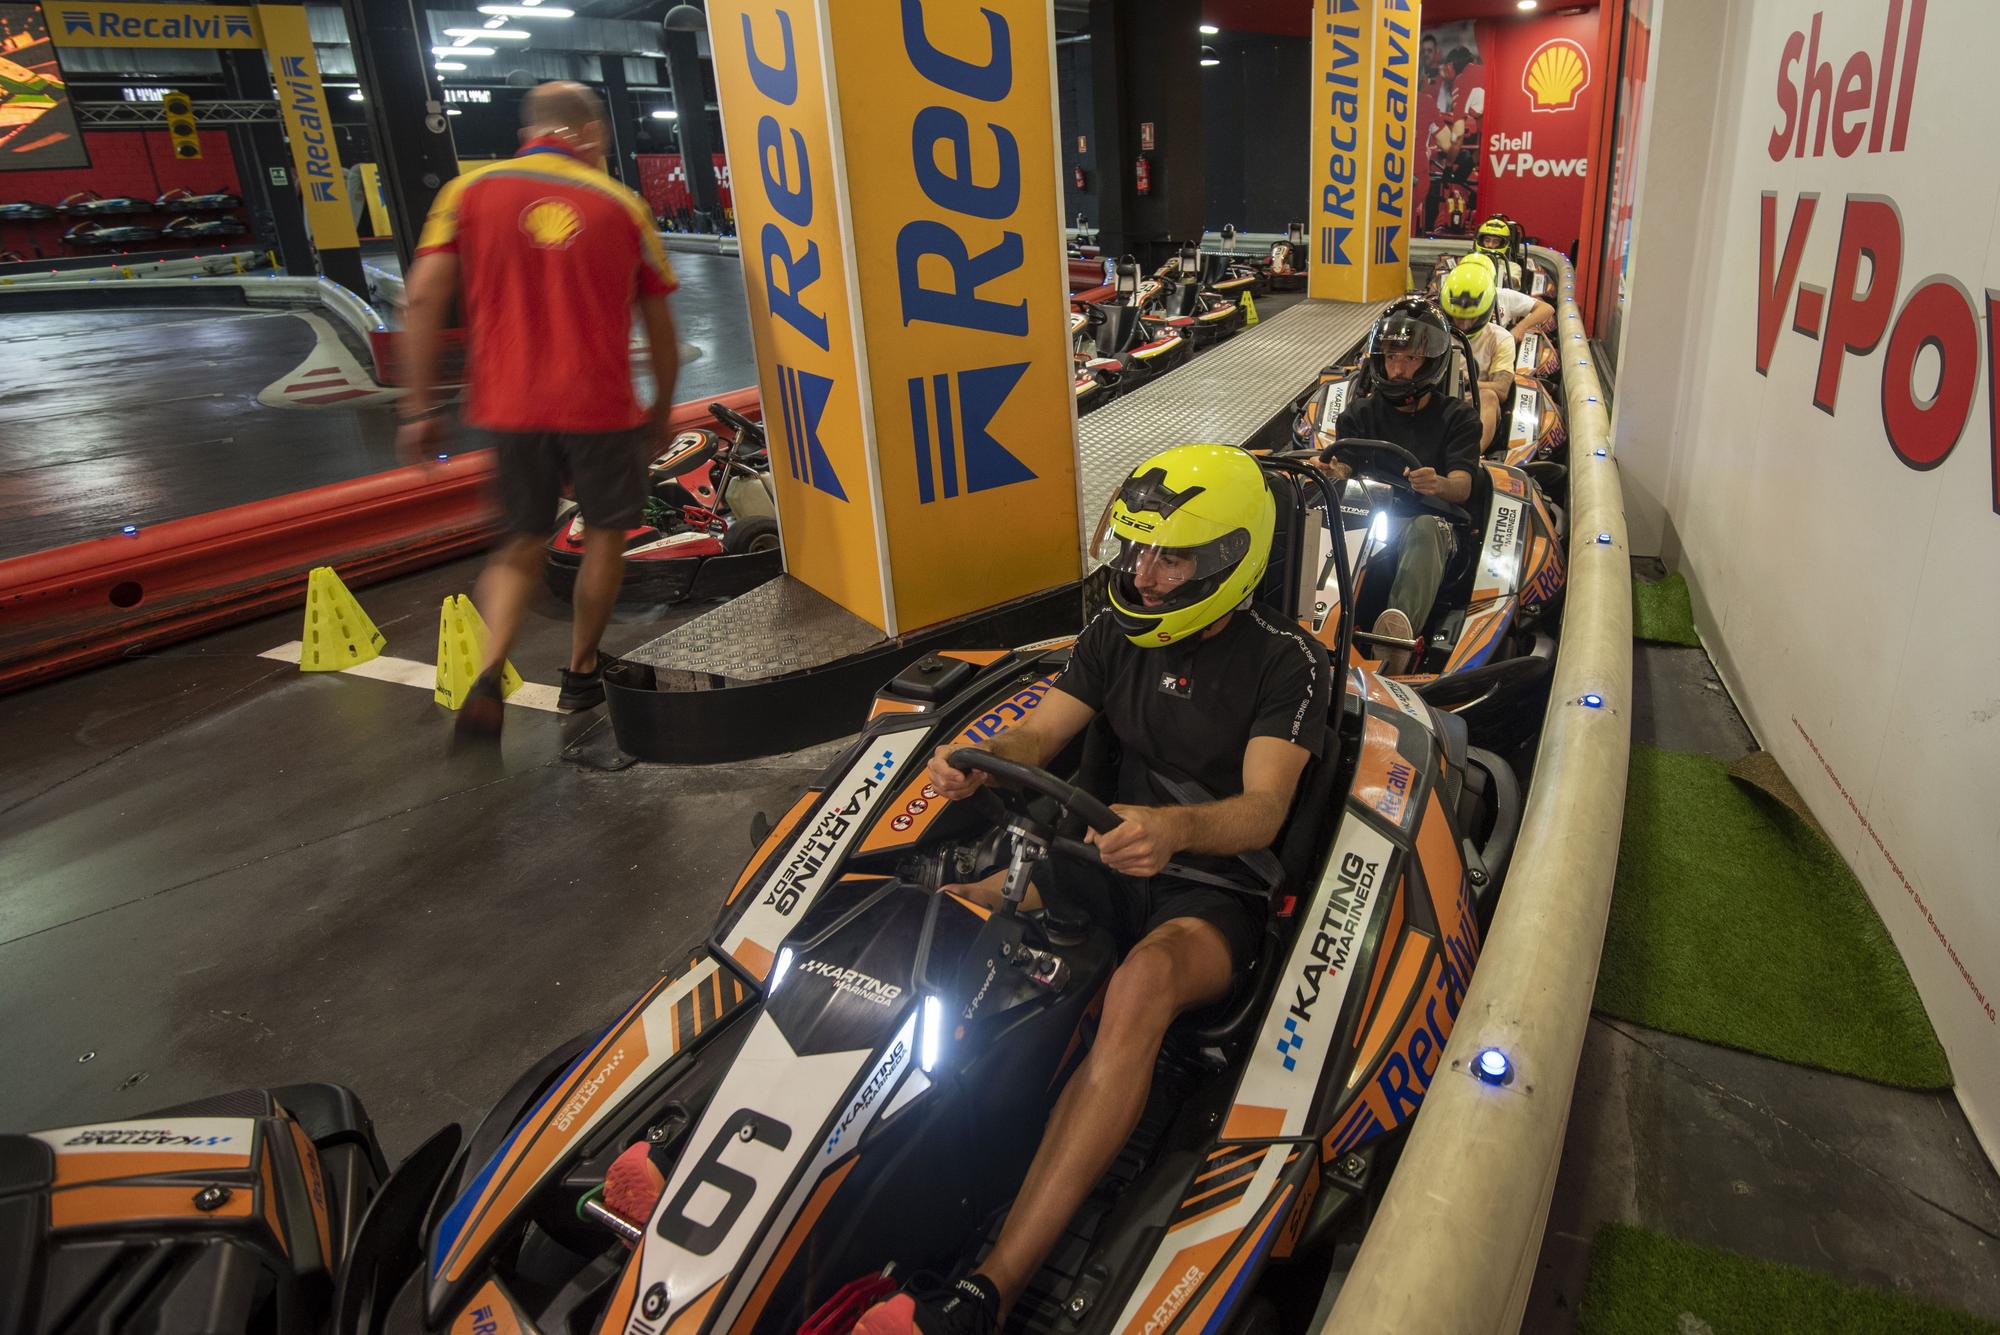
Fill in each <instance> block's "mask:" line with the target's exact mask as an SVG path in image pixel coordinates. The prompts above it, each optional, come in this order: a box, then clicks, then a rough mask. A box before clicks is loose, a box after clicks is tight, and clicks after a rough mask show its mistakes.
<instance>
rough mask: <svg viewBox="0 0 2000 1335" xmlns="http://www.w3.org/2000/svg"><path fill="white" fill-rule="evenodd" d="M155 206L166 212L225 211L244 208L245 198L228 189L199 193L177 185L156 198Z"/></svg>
mask: <svg viewBox="0 0 2000 1335" xmlns="http://www.w3.org/2000/svg"><path fill="white" fill-rule="evenodd" d="M153 207H154V208H156V209H159V210H161V211H162V212H166V213H223V212H227V211H228V210H230V209H240V208H242V207H243V200H242V198H241V197H240V196H238V195H232V194H230V193H229V192H228V191H227V190H213V191H210V192H209V193H208V194H205V195H198V194H196V193H195V192H194V191H192V190H190V189H188V188H187V187H186V186H176V187H174V188H173V189H172V190H169V191H167V193H165V194H164V195H161V196H160V197H159V198H158V199H156V200H154V201H153Z"/></svg>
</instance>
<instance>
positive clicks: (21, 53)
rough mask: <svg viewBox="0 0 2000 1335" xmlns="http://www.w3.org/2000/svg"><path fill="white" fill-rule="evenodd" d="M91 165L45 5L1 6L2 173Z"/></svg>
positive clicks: (0, 145) (0, 122)
mask: <svg viewBox="0 0 2000 1335" xmlns="http://www.w3.org/2000/svg"><path fill="white" fill-rule="evenodd" d="M89 165H90V154H89V153H88V152H87V151H85V149H84V146H83V134H82V132H81V131H80V130H78V129H77V124H76V109H75V108H74V107H72V106H71V105H70V100H69V89H68V87H67V86H66V85H65V84H64V82H63V77H62V68H61V67H60V66H59V65H58V64H57V63H56V52H55V47H54V46H53V45H52V44H51V43H50V42H49V28H48V23H47V21H46V20H45V19H44V18H43V17H42V7H41V6H40V5H22V4H0V171H53V170H61V169H65V168H72V167H88V166H89Z"/></svg>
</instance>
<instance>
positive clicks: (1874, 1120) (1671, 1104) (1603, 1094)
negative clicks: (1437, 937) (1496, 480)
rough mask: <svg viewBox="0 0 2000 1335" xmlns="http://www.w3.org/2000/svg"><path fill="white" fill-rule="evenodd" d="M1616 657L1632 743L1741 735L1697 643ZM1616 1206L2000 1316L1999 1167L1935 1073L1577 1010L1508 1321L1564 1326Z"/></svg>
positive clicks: (1713, 741)
mask: <svg viewBox="0 0 2000 1335" xmlns="http://www.w3.org/2000/svg"><path fill="white" fill-rule="evenodd" d="M1657 573H1658V572H1657V570H1654V571H1650V572H1646V575H1647V577H1649V578H1650V577H1652V575H1654V574H1657ZM1632 666H1633V674H1632V676H1633V691H1634V696H1635V709H1634V713H1633V726H1632V740H1633V741H1634V742H1635V743H1637V742H1644V743H1649V744H1651V745H1654V746H1660V747H1665V748H1667V749H1670V750H1677V751H1691V752H1700V753H1704V754H1707V755H1712V756H1715V757H1716V758H1718V759H1721V760H1726V761H1732V762H1733V761H1735V760H1736V759H1738V758H1739V757H1741V756H1742V755H1743V753H1744V752H1746V751H1748V750H1750V749H1752V748H1753V747H1755V745H1756V742H1755V740H1754V739H1753V738H1752V736H1751V734H1750V730H1749V729H1748V728H1747V727H1746V726H1745V725H1744V723H1743V720H1742V718H1741V716H1740V715H1739V714H1738V713H1737V712H1736V708H1735V706H1734V704H1733V703H1731V701H1730V699H1729V696H1728V694H1727V692H1726V691H1724V690H1723V687H1722V683H1721V682H1720V680H1719V679H1718V678H1717V677H1716V675H1715V670H1714V668H1713V667H1711V666H1710V664H1709V662H1708V658H1707V655H1706V654H1705V653H1703V651H1702V650H1700V649H1681V648H1671V647H1667V646H1662V645H1649V644H1638V645H1635V646H1634V653H1633V664H1632ZM1834 1022H1837V1021H1835V1020H1834V1019H1832V1018H1831V1017H1830V1018H1829V1023H1834ZM1614 1222H1615V1223H1625V1224H1637V1225H1641V1226H1644V1227H1646V1228H1651V1229H1655V1230H1658V1231H1660V1232H1664V1233H1668V1234H1671V1235H1673V1236H1675V1237H1678V1238H1683V1239H1685V1240H1687V1241H1689V1242H1694V1243H1699V1244H1702V1245H1704V1246H1709V1247H1719V1248H1724V1249H1727V1250H1729V1251H1734V1252H1740V1253H1742V1254H1745V1255H1748V1256H1755V1257H1760V1258H1763V1259H1765V1260H1771V1261H1782V1262H1786V1263H1788V1264H1792V1265H1801V1266H1807V1267H1810V1268H1812V1269H1815V1270H1820V1271H1824V1272H1825V1273H1827V1274H1830V1275H1833V1276H1835V1277H1836V1278H1839V1279H1841V1280H1844V1281H1846V1282H1849V1283H1854V1284H1867V1285H1872V1286H1874V1287H1877V1288H1883V1289H1892V1290H1895V1291H1897V1292H1900V1293H1904V1294H1908V1295H1910V1296H1912V1297H1916V1298H1921V1299H1923V1300H1924V1301H1926V1302H1931V1303H1935V1304H1938V1305H1940V1306H1943V1307H1950V1308H1956V1309H1959V1310H1961V1311H1966V1312H1972V1313H1974V1314H1976V1315H1979V1316H1983V1317H1986V1318H1989V1319H1993V1320H2000V1177H1996V1175H1995V1173H1994V1170H1993V1167H1992V1165H1990V1164H1989V1163H1988V1162H1987V1161H1986V1159H1985V1156H1984V1155H1983V1153H1982V1152H1981V1150H1980V1148H1979V1145H1978V1142H1977V1141H1976V1140H1975V1139H1974V1138H1973V1135H1972V1131H1971V1128H1970V1127H1969V1126H1968V1125H1967V1124H1966V1121H1965V1116H1964V1114H1963V1113H1962V1112H1960V1110H1959V1107H1958V1104H1957V1102H1956V1101H1955V1100H1954V1099H1953V1098H1952V1097H1951V1095H1950V1093H1949V1092H1920V1091H1913V1090H1905V1089H1890V1088H1887V1087H1885V1086H1882V1085H1876V1084H1871V1083H1869V1082H1868V1081H1865V1080H1857V1079H1854V1078H1852V1077H1848V1076H1841V1075H1833V1074H1830V1073H1828V1072H1825V1071H1815V1070H1811V1069H1808V1068H1805V1067H1800V1066H1791V1065H1788V1064H1786V1063H1784V1062H1779V1061H1773V1060H1772V1059H1770V1058H1768V1057H1760V1056H1757V1055H1755V1054H1752V1053H1746V1052H1738V1051H1735V1050H1733V1049H1729V1048H1721V1047H1716V1046H1713V1045H1711V1044H1707V1043H1700V1042H1696V1041H1694V1040H1692V1039H1687V1038H1681V1037H1678V1036H1676V1035H1673V1034H1665V1033H1660V1032H1658V1031H1655V1030H1651V1029H1647V1028H1645V1027H1643V1026H1641V1025H1636V1024H1632V1023H1629V1022H1627V1021H1624V1020H1614V1019H1608V1018H1606V1017H1604V1016H1593V1017H1592V1019H1591V1022H1590V1031H1589V1034H1588V1037H1587V1038H1586V1040H1585V1043H1584V1050H1583V1058H1582V1062H1581V1064H1580V1065H1579V1068H1578V1071H1577V1084H1576V1093H1575V1097H1574V1099H1573V1100H1572V1102H1571V1105H1570V1123H1569V1133H1568V1138H1567V1140H1566V1141H1565V1142H1564V1145H1563V1157H1562V1166H1561V1169H1560V1171H1559V1173H1558V1176H1557V1179H1556V1186H1555V1196H1554V1200H1553V1203H1552V1205H1551V1208H1550V1212H1549V1220H1548V1227H1547V1232H1546V1234H1545V1235H1544V1238H1543V1244H1542V1254H1541V1262H1540V1268H1539V1271H1538V1273H1537V1276H1536V1282H1535V1286H1534V1290H1533V1292H1532V1294H1531V1295H1530V1298H1529V1302H1528V1311H1527V1318H1526V1320H1525V1321H1524V1322H1523V1324H1522V1329H1523V1330H1524V1331H1531V1332H1534V1333H1535V1335H1565V1333H1566V1332H1568V1331H1570V1330H1573V1329H1574V1328H1575V1322H1576V1308H1577V1303H1578V1301H1579V1300H1580V1299H1581V1297H1582V1294H1583V1285H1584V1278H1585V1276H1586V1274H1587V1272H1588V1269H1589V1262H1590V1243H1591V1239H1592V1238H1593V1237H1594V1236H1595V1235H1596V1232H1597V1230H1598V1228H1599V1227H1601V1226H1602V1225H1604V1224H1606V1223H1614Z"/></svg>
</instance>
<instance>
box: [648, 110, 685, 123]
mask: <svg viewBox="0 0 2000 1335" xmlns="http://www.w3.org/2000/svg"><path fill="white" fill-rule="evenodd" d="M680 118H681V113H680V112H678V111H675V110H674V109H673V108H672V107H662V108H661V109H660V110H658V111H656V112H654V113H653V119H654V120H656V121H677V120H679V119H680Z"/></svg>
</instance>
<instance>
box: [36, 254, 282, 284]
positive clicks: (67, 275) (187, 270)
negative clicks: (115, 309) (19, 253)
mask: <svg viewBox="0 0 2000 1335" xmlns="http://www.w3.org/2000/svg"><path fill="white" fill-rule="evenodd" d="M266 260H267V257H266V255H265V254H264V252H263V251H261V250H223V251H217V252H215V253H214V254H210V255H182V256H180V257H178V258H176V259H163V260H147V259H140V258H139V257H137V256H133V255H127V256H125V257H124V258H123V259H119V260H113V259H108V258H107V259H106V260H105V261H104V262H103V263H102V264H75V265H62V264H58V265H57V266H56V267H54V268H51V269H30V268H25V267H23V266H21V265H10V266H8V267H9V269H11V270H12V272H0V287H17V286H18V287H33V286H35V285H37V284H40V283H47V282H60V281H62V280H64V279H70V280H76V279H83V280H86V281H88V280H90V279H93V278H102V279H106V280H108V281H112V282H136V281H141V280H144V279H148V278H169V277H184V276H186V275H188V274H223V273H251V272H255V271H256V270H257V269H258V268H259V266H261V265H263V264H264V263H265V262H266Z"/></svg>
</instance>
